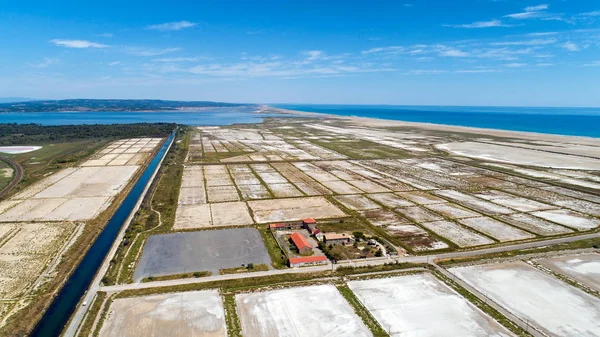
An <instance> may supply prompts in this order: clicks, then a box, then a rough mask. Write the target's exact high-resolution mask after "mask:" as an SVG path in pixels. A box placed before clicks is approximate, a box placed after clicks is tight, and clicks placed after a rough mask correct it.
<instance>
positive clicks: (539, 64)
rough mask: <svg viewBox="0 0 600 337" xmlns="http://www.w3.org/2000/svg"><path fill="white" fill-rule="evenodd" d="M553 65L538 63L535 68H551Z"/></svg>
mask: <svg viewBox="0 0 600 337" xmlns="http://www.w3.org/2000/svg"><path fill="white" fill-rule="evenodd" d="M553 65H554V63H538V64H536V66H537V67H552V66H553Z"/></svg>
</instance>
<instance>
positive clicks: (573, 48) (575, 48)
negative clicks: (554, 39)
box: [560, 41, 581, 51]
mask: <svg viewBox="0 0 600 337" xmlns="http://www.w3.org/2000/svg"><path fill="white" fill-rule="evenodd" d="M560 46H561V47H563V48H565V49H566V50H568V51H580V50H581V49H579V46H578V45H577V44H575V43H573V42H571V41H568V42H565V43H563V44H561V45H560Z"/></svg>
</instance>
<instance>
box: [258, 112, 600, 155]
mask: <svg viewBox="0 0 600 337" xmlns="http://www.w3.org/2000/svg"><path fill="white" fill-rule="evenodd" d="M269 108H270V110H272V111H276V113H280V114H291V115H297V116H304V117H313V118H330V119H340V120H343V121H346V122H349V123H352V124H354V125H356V126H359V127H411V128H417V129H422V130H431V131H444V132H457V133H472V134H481V135H482V136H494V137H503V138H520V139H526V140H537V141H540V140H541V141H549V142H554V141H560V142H564V141H568V140H571V141H574V140H576V141H577V142H578V143H579V144H583V145H591V146H600V138H594V137H586V136H572V135H560V134H552V133H540V132H531V131H514V130H502V129H488V128H479V127H471V126H459V125H449V124H436V123H423V122H407V121H400V120H394V119H382V118H374V117H358V116H340V115H334V114H326V113H319V112H308V111H298V110H288V109H281V108H276V107H269Z"/></svg>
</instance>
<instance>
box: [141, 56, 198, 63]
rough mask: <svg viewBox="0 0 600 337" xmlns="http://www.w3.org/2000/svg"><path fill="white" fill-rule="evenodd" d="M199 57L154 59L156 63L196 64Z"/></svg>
mask: <svg viewBox="0 0 600 337" xmlns="http://www.w3.org/2000/svg"><path fill="white" fill-rule="evenodd" d="M198 59H199V58H198V57H163V58H158V59H153V60H152V61H154V62H165V63H177V62H194V61H198Z"/></svg>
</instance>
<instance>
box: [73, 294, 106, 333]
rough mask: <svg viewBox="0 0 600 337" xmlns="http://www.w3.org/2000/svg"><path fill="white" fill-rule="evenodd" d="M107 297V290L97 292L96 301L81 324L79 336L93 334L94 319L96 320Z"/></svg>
mask: <svg viewBox="0 0 600 337" xmlns="http://www.w3.org/2000/svg"><path fill="white" fill-rule="evenodd" d="M105 299H106V293H105V292H103V291H99V292H97V293H96V297H95V298H94V302H93V303H92V305H91V306H90V308H89V310H88V312H87V315H86V317H85V321H84V322H83V324H82V325H81V328H80V329H79V333H78V334H77V335H78V336H89V335H91V334H92V328H93V327H94V321H95V320H96V317H97V316H98V312H99V311H100V308H101V307H102V303H104V300H105Z"/></svg>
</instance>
